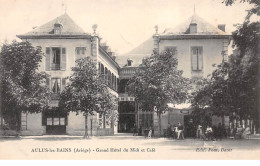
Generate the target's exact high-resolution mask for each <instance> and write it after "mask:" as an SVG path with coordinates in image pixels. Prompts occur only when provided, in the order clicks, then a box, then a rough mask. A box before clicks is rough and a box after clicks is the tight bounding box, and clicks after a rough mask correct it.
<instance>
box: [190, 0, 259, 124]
mask: <svg viewBox="0 0 260 166" xmlns="http://www.w3.org/2000/svg"><path fill="white" fill-rule="evenodd" d="M235 1H236V0H225V1H224V2H225V4H226V5H232V4H233V3H234V2H235ZM241 2H249V3H250V4H253V5H254V6H253V7H252V8H251V9H250V10H249V11H248V15H247V17H246V18H245V21H244V23H243V24H241V25H237V30H236V31H234V32H233V34H232V37H233V42H234V43H233V45H234V51H233V54H232V55H230V56H229V60H228V62H223V63H222V64H220V65H219V66H218V68H217V69H216V70H215V71H214V72H213V73H212V76H211V78H209V79H208V80H207V81H206V82H204V84H203V86H202V87H201V88H200V89H199V90H198V91H197V92H196V93H195V94H194V99H193V106H194V107H195V108H196V110H197V111H203V107H205V106H207V108H208V109H210V110H211V111H213V114H215V115H221V116H223V115H229V116H230V118H231V120H232V119H233V118H236V119H237V118H239V120H242V119H247V118H250V119H252V120H253V121H254V122H258V123H256V128H259V125H260V124H259V123H260V122H259V110H258V109H259V106H260V103H259V101H260V96H259V94H260V80H259V78H260V68H259V62H260V56H259V55H260V52H259V51H260V45H259V40H260V36H259V29H260V23H259V22H250V17H251V16H252V15H253V14H256V15H257V16H259V15H260V13H259V8H260V7H259V6H260V1H256V0H242V1H241ZM205 99H206V101H207V102H206V103H205ZM194 113H195V112H194ZM233 115H235V116H233Z"/></svg>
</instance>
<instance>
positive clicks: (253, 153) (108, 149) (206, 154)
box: [0, 133, 260, 160]
mask: <svg viewBox="0 0 260 166" xmlns="http://www.w3.org/2000/svg"><path fill="white" fill-rule="evenodd" d="M256 138H257V139H256ZM259 154H260V139H258V137H252V139H240V140H236V139H235V140H234V139H223V140H222V141H201V140H197V139H189V138H188V139H185V140H175V139H167V138H152V139H145V138H144V137H143V136H132V134H125V133H124V134H116V135H114V136H99V137H91V138H90V139H84V138H83V137H82V136H68V135H43V136H22V137H21V138H14V137H9V138H0V159H150V160H151V159H222V160H223V159H260V155H259Z"/></svg>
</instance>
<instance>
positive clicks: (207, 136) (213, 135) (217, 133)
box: [196, 123, 225, 140]
mask: <svg viewBox="0 0 260 166" xmlns="http://www.w3.org/2000/svg"><path fill="white" fill-rule="evenodd" d="M224 133H225V128H224V126H223V125H222V124H221V123H219V124H218V126H213V127H211V126H210V125H207V126H206V128H205V127H204V128H203V126H201V125H198V127H197V132H196V137H197V138H199V139H202V140H222V138H223V136H224Z"/></svg>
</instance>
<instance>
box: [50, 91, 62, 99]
mask: <svg viewBox="0 0 260 166" xmlns="http://www.w3.org/2000/svg"><path fill="white" fill-rule="evenodd" d="M51 100H60V94H59V93H52V94H51Z"/></svg>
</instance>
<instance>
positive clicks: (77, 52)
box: [75, 47, 80, 60]
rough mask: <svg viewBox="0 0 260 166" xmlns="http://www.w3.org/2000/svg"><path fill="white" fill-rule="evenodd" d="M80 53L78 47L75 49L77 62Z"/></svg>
mask: <svg viewBox="0 0 260 166" xmlns="http://www.w3.org/2000/svg"><path fill="white" fill-rule="evenodd" d="M79 51H80V50H79V48H78V47H76V48H75V55H76V60H78V59H80V53H79Z"/></svg>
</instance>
